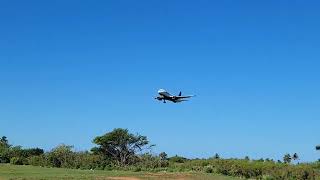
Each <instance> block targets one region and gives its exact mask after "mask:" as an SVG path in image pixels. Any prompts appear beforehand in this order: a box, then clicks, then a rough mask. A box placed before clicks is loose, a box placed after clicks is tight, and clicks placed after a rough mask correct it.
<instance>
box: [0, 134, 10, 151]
mask: <svg viewBox="0 0 320 180" xmlns="http://www.w3.org/2000/svg"><path fill="white" fill-rule="evenodd" d="M10 146H11V145H10V144H9V141H8V139H7V137H6V136H2V137H1V139H0V148H1V147H2V148H9V147H10Z"/></svg>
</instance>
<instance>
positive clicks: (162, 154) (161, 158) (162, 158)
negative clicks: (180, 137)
mask: <svg viewBox="0 0 320 180" xmlns="http://www.w3.org/2000/svg"><path fill="white" fill-rule="evenodd" d="M159 158H160V160H161V161H164V160H167V159H168V155H167V153H165V152H162V153H160V154H159Z"/></svg>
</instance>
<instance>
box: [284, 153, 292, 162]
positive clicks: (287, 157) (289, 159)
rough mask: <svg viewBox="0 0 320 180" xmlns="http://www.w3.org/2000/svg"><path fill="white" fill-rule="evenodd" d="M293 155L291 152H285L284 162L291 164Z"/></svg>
mask: <svg viewBox="0 0 320 180" xmlns="http://www.w3.org/2000/svg"><path fill="white" fill-rule="evenodd" d="M291 159H292V158H291V155H290V154H285V155H284V156H283V162H284V163H287V164H289V163H291Z"/></svg>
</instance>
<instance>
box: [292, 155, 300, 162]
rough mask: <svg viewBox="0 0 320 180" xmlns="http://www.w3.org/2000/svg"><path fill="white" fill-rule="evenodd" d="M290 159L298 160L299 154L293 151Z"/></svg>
mask: <svg viewBox="0 0 320 180" xmlns="http://www.w3.org/2000/svg"><path fill="white" fill-rule="evenodd" d="M292 160H294V161H295V160H299V156H298V154H297V153H294V154H293V155H292Z"/></svg>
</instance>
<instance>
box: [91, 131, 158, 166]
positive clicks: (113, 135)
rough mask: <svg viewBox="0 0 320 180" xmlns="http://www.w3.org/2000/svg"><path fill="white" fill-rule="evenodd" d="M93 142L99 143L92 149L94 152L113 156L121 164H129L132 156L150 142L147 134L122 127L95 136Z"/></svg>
mask: <svg viewBox="0 0 320 180" xmlns="http://www.w3.org/2000/svg"><path fill="white" fill-rule="evenodd" d="M93 142H94V143H95V144H97V145H98V147H95V148H93V149H92V151H93V152H95V153H102V154H103V155H105V156H106V157H112V159H113V160H115V161H116V163H117V164H118V165H119V166H125V165H128V164H129V163H130V161H129V160H130V158H133V157H134V156H135V154H136V153H137V152H141V151H142V150H143V148H145V147H146V146H147V145H148V144H149V141H148V140H147V137H146V136H141V135H139V134H137V135H134V134H131V133H129V131H128V130H127V129H121V128H117V129H114V130H113V131H112V132H109V133H106V134H104V135H102V136H98V137H96V138H94V140H93ZM151 146H152V145H151ZM151 146H148V147H147V148H150V147H151Z"/></svg>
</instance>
